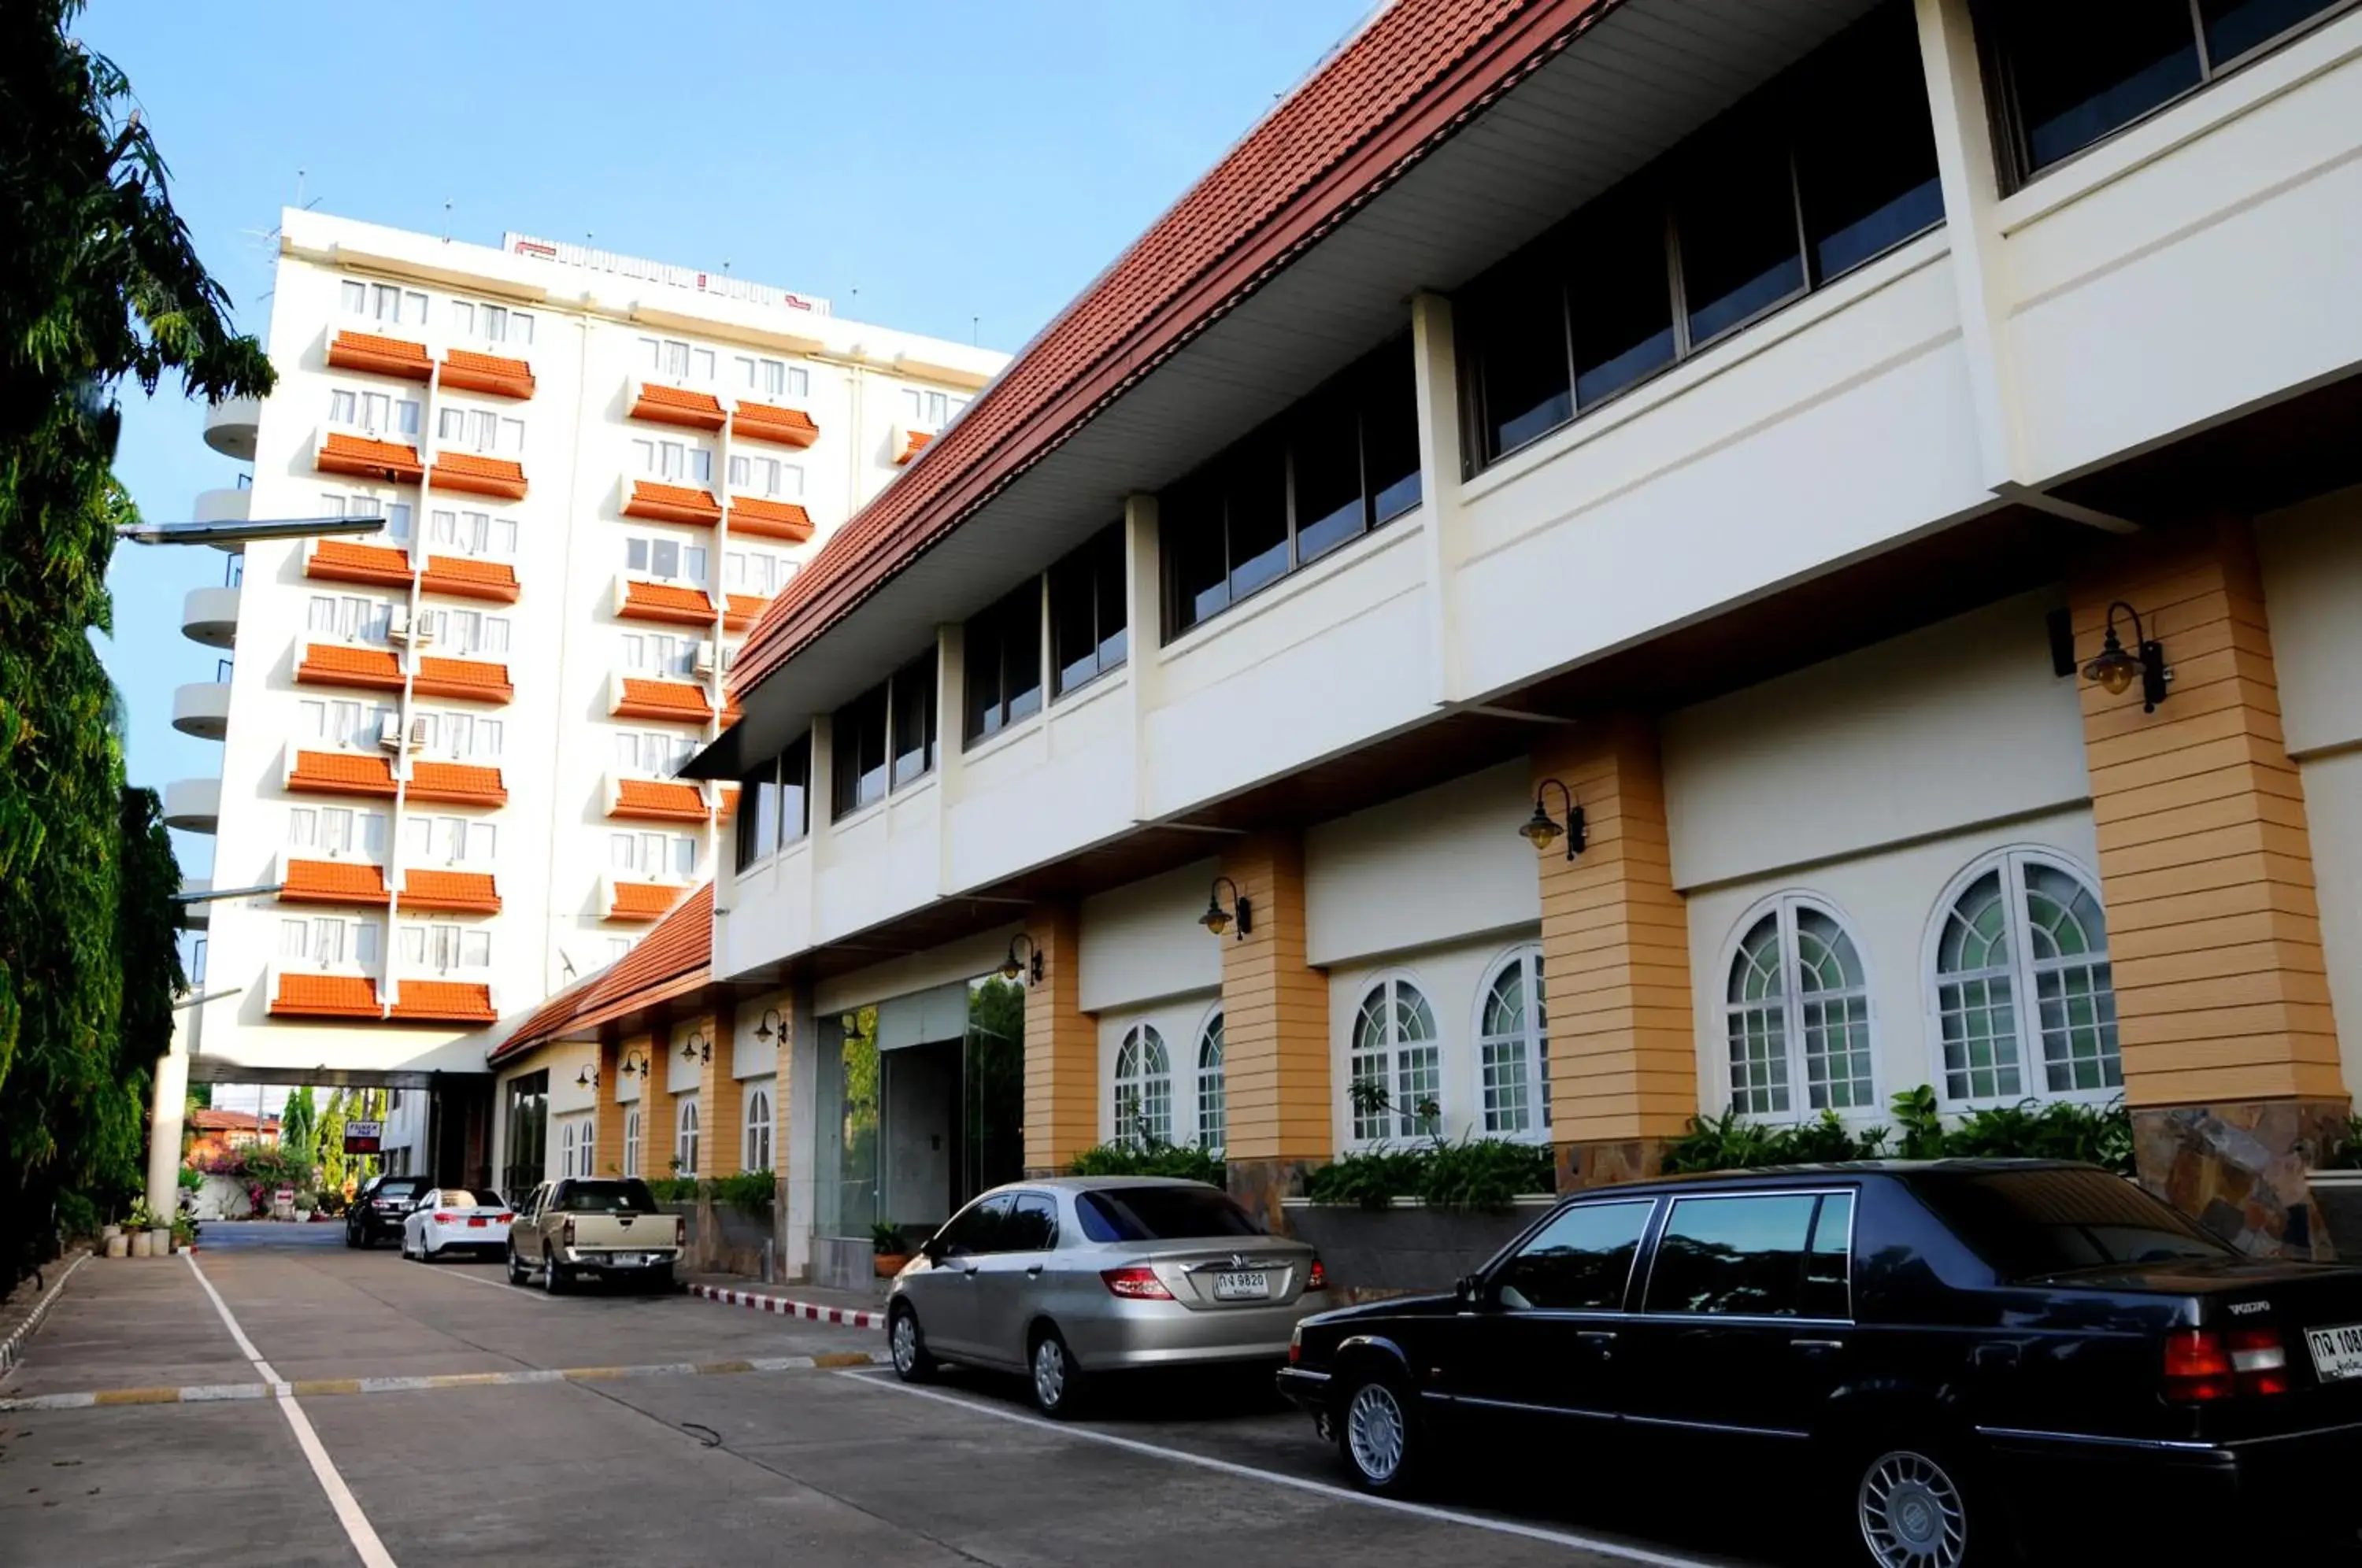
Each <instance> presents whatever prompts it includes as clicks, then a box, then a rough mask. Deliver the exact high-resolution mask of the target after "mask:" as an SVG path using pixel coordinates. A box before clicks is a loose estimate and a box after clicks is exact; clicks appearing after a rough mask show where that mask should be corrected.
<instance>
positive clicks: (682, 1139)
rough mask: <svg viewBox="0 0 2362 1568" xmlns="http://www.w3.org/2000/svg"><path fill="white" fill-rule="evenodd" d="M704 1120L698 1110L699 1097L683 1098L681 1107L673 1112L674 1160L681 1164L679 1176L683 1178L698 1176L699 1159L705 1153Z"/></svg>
mask: <svg viewBox="0 0 2362 1568" xmlns="http://www.w3.org/2000/svg"><path fill="white" fill-rule="evenodd" d="M702 1120H703V1117H702V1113H701V1112H700V1111H699V1110H698V1109H697V1096H695V1095H693V1094H689V1095H683V1096H681V1099H680V1107H679V1110H675V1111H674V1112H673V1119H672V1154H673V1158H674V1159H675V1160H677V1161H678V1162H679V1166H680V1171H679V1174H680V1175H682V1176H695V1175H696V1174H697V1157H698V1156H699V1155H700V1154H703V1153H704V1152H705V1151H704V1149H703V1147H702V1146H701V1144H702V1141H703V1137H704V1129H703V1128H702V1127H701V1126H700V1125H699V1123H700V1122H701V1121H702Z"/></svg>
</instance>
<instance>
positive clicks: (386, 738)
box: [377, 713, 402, 751]
mask: <svg viewBox="0 0 2362 1568" xmlns="http://www.w3.org/2000/svg"><path fill="white" fill-rule="evenodd" d="M377 744H378V749H379V750H381V751H400V750H401V749H402V720H401V718H400V717H399V716H397V715H395V714H392V713H388V714H387V715H386V716H385V717H383V718H381V719H380V720H379V721H378V722H377Z"/></svg>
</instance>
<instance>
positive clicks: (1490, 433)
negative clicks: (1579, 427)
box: [1476, 234, 1664, 458]
mask: <svg viewBox="0 0 2362 1568" xmlns="http://www.w3.org/2000/svg"><path fill="white" fill-rule="evenodd" d="M1656 250H1657V262H1658V265H1657V271H1658V273H1659V275H1660V276H1661V275H1662V274H1663V272H1664V240H1663V237H1662V235H1661V234H1660V236H1659V237H1658V239H1657V242H1656ZM1476 338H1477V342H1478V344H1479V345H1480V348H1479V349H1478V352H1477V356H1476V366H1477V369H1476V374H1477V379H1478V384H1479V387H1480V389H1481V395H1482V397H1483V398H1484V406H1485V455H1486V456H1487V457H1493V458H1497V457H1499V456H1501V455H1502V454H1503V453H1505V452H1512V451H1515V450H1516V449H1517V448H1518V447H1522V446H1524V445H1525V444H1526V443H1527V442H1529V441H1530V440H1532V439H1533V438H1534V437H1535V436H1540V435H1541V434H1542V433H1543V432H1544V431H1546V430H1555V429H1557V428H1558V427H1559V426H1560V425H1563V424H1565V423H1566V422H1567V421H1568V420H1570V419H1572V418H1573V417H1574V397H1573V392H1571V390H1570V383H1569V381H1568V371H1567V359H1566V301H1565V298H1564V296H1563V293H1562V290H1561V288H1560V285H1559V282H1558V280H1557V279H1556V278H1555V277H1549V276H1544V275H1541V274H1540V273H1539V272H1532V271H1529V272H1528V273H1526V274H1525V275H1524V276H1521V277H1508V278H1504V279H1503V280H1502V281H1501V282H1499V284H1498V285H1496V288H1494V289H1493V290H1491V291H1489V292H1488V295H1487V297H1486V299H1485V302H1484V306H1483V313H1482V322H1481V325H1480V326H1479V330H1478V332H1477V334H1476Z"/></svg>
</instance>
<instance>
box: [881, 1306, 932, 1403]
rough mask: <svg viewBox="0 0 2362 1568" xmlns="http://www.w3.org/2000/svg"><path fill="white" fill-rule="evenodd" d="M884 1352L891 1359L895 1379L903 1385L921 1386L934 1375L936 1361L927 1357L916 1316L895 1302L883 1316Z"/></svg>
mask: <svg viewBox="0 0 2362 1568" xmlns="http://www.w3.org/2000/svg"><path fill="white" fill-rule="evenodd" d="M886 1349H887V1351H888V1352H889V1353H890V1354H891V1355H892V1356H893V1358H894V1375H895V1376H897V1377H899V1378H900V1379H901V1380H902V1381H903V1382H905V1383H924V1382H926V1381H927V1380H928V1379H930V1378H932V1377H933V1376H934V1375H935V1358H934V1357H933V1356H931V1355H929V1354H928V1353H927V1336H926V1335H924V1334H922V1333H921V1332H920V1331H919V1314H918V1313H917V1311H916V1310H914V1309H912V1308H911V1306H910V1305H909V1304H908V1303H905V1302H900V1301H898V1302H896V1303H895V1304H894V1309H893V1310H892V1311H890V1312H889V1313H887V1315H886Z"/></svg>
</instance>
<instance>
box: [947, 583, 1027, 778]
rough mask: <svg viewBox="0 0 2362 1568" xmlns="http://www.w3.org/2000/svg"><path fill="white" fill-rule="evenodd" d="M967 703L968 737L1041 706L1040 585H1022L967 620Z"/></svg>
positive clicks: (996, 728)
mask: <svg viewBox="0 0 2362 1568" xmlns="http://www.w3.org/2000/svg"><path fill="white" fill-rule="evenodd" d="M965 654H966V682H967V701H966V710H967V712H966V724H965V727H964V732H963V733H964V734H966V738H967V739H969V740H971V741H977V740H982V739H983V738H984V737H985V736H987V735H990V734H999V732H1000V731H1001V730H1002V729H1003V728H1005V727H1006V726H1008V725H1010V724H1013V723H1017V721H1018V720H1020V719H1023V718H1029V717H1031V716H1032V714H1034V713H1037V712H1041V709H1042V584H1041V581H1040V580H1039V579H1035V578H1029V579H1027V580H1026V581H1025V583H1024V585H1023V586H1022V587H1021V588H1019V589H1018V590H1017V591H1015V592H1013V593H1011V594H1010V595H1009V596H1008V597H1007V598H1005V599H1003V600H1002V601H1001V602H999V603H998V604H996V605H994V606H993V607H992V608H991V609H989V610H987V611H986V612H985V613H983V614H981V615H978V616H977V617H976V618H975V619H974V620H972V621H970V622H968V624H967V634H966V642H965Z"/></svg>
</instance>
